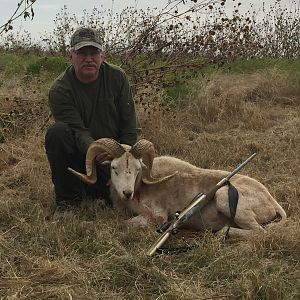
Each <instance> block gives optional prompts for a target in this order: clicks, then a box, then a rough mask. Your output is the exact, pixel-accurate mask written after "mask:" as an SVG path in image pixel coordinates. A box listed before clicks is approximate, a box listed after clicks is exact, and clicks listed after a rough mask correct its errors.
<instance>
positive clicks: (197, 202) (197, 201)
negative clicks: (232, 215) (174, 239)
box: [146, 153, 256, 256]
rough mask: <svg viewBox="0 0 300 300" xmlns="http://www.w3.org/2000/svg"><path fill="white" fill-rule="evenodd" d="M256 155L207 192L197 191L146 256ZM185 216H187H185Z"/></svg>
mask: <svg viewBox="0 0 300 300" xmlns="http://www.w3.org/2000/svg"><path fill="white" fill-rule="evenodd" d="M255 156H256V153H253V154H252V155H251V156H250V157H249V158H247V159H246V160H245V161H244V162H243V163H241V164H240V165H239V166H238V167H237V168H235V169H234V170H233V171H232V172H231V173H229V174H228V175H227V176H226V177H225V178H223V179H222V180H220V181H219V182H218V183H217V184H216V185H215V186H214V187H213V188H212V189H211V190H210V191H209V192H208V193H207V194H203V193H199V194H197V195H196V196H195V197H194V198H193V199H192V201H191V203H190V204H189V205H188V206H187V207H185V208H184V210H183V211H182V212H181V213H179V214H178V215H177V216H176V217H175V219H174V220H173V221H172V222H170V225H169V227H168V228H165V231H164V232H163V233H162V234H161V236H160V237H159V238H158V239H157V240H156V241H155V243H154V244H153V245H152V246H151V247H150V249H149V250H148V251H147V252H146V254H147V255H148V256H152V255H153V254H155V253H156V251H157V250H158V249H159V248H160V247H161V246H162V245H163V244H164V243H165V242H166V241H167V239H168V238H169V237H170V235H171V234H173V233H176V230H177V229H178V228H179V227H180V226H181V225H182V224H184V223H185V222H186V221H187V220H188V218H190V217H191V215H189V214H188V213H189V212H190V211H191V210H192V209H193V208H195V207H196V206H197V209H201V208H202V207H204V206H205V205H206V204H207V203H208V202H209V201H211V200H212V199H213V198H214V196H215V193H216V192H217V190H218V189H220V188H221V187H222V186H224V185H225V184H227V183H228V181H229V179H230V178H231V177H232V176H234V175H235V174H236V173H238V172H239V171H240V170H241V169H242V168H243V167H244V166H245V165H246V164H247V163H248V162H249V161H250V160H252V159H253V158H254V157H255ZM187 216H189V217H188V218H187Z"/></svg>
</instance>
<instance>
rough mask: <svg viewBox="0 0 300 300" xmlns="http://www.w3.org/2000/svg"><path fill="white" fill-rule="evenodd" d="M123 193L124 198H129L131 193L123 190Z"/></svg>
mask: <svg viewBox="0 0 300 300" xmlns="http://www.w3.org/2000/svg"><path fill="white" fill-rule="evenodd" d="M123 195H124V196H125V197H126V199H129V198H130V197H131V195H132V191H129V190H125V191H123Z"/></svg>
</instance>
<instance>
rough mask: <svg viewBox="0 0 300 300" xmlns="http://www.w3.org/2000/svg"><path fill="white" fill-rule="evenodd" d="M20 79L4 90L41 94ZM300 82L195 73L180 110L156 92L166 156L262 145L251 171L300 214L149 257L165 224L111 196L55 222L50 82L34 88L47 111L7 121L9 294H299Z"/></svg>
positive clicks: (200, 159) (152, 106)
mask: <svg viewBox="0 0 300 300" xmlns="http://www.w3.org/2000/svg"><path fill="white" fill-rule="evenodd" d="M16 80H17V79H16ZM18 82H19V83H20V84H19V86H18V88H17V89H15V90H12V89H11V90H9V89H8V88H6V87H5V86H4V87H5V89H4V88H3V87H2V88H1V92H0V93H2V95H1V96H2V97H4V98H2V99H5V98H6V97H8V99H14V96H16V95H17V96H20V97H24V98H26V97H28V96H27V95H32V89H29V90H27V89H26V84H25V83H24V82H23V81H22V80H20V81H18ZM39 84H41V85H43V84H44V83H39V82H38V81H36V82H35V87H36V90H37V91H38V87H39ZM19 89H20V91H21V90H24V93H23V94H22V93H19ZM299 89H300V87H299V86H297V85H296V84H294V83H293V82H291V81H290V80H289V78H288V75H287V74H284V73H279V72H277V71H276V70H273V71H266V72H261V73H254V74H239V75H232V74H226V75H224V74H215V75H211V76H209V78H208V77H206V78H204V79H195V80H194V81H193V82H192V83H190V88H189V92H188V95H185V101H184V102H182V104H181V105H180V106H175V107H174V106H173V107H170V106H169V105H168V101H169V99H168V97H167V95H166V94H164V93H163V92H161V91H156V90H155V89H154V88H152V89H151V87H150V89H148V90H147V92H146V94H145V95H144V98H145V100H144V104H139V105H138V106H139V107H138V110H139V114H140V116H141V123H142V127H143V134H142V136H143V137H144V138H147V139H149V140H151V141H152V142H153V143H154V144H155V146H156V149H157V152H158V154H168V155H175V156H177V157H179V158H182V159H185V160H188V161H190V162H192V163H194V164H196V165H198V166H201V167H205V168H219V169H224V170H231V169H232V168H233V167H235V166H236V165H237V164H238V163H239V162H240V161H242V160H243V159H245V158H246V157H248V156H249V155H250V154H251V153H253V152H258V156H257V157H256V158H255V159H254V160H253V161H252V162H251V163H250V164H249V165H247V167H246V168H245V169H243V172H242V173H244V174H247V175H250V176H251V177H254V178H257V179H258V180H260V181H261V182H262V183H264V184H265V185H266V186H267V187H268V188H269V189H270V192H271V193H272V194H273V195H274V196H275V198H276V199H277V200H278V202H279V203H280V204H281V205H282V206H283V207H284V208H285V209H286V211H287V214H288V222H287V224H286V225H285V226H284V227H278V226H273V227H271V228H270V230H269V231H268V232H267V233H266V234H265V235H264V236H260V237H257V238H256V239H255V240H252V241H247V242H246V241H244V242H224V241H223V239H222V236H218V235H213V234H212V233H209V232H206V233H201V234H189V235H187V234H184V233H180V234H179V235H178V236H175V237H172V238H171V239H170V241H169V245H172V246H178V245H192V246H195V249H193V250H191V251H189V252H186V253H182V254H176V255H160V256H155V257H151V258H148V257H146V256H145V252H146V251H147V249H148V248H149V246H150V245H151V244H152V243H153V242H154V240H155V239H156V238H157V234H156V233H155V230H154V228H147V229H143V230H142V229H141V230H134V231H128V230H124V228H122V219H121V218H120V216H118V215H117V213H116V212H115V211H114V210H110V209H107V208H105V207H103V205H102V203H101V201H99V202H94V203H87V205H86V207H84V208H82V209H81V210H80V211H79V212H78V213H77V214H76V213H74V214H73V215H70V216H68V217H66V218H65V219H64V220H62V221H61V222H58V223H53V222H49V221H45V219H44V216H45V215H46V214H47V212H48V211H49V209H50V207H51V205H52V201H53V195H52V184H51V179H50V171H49V166H48V162H47V158H46V155H45V153H44V133H45V124H46V125H48V124H49V122H48V123H47V114H48V108H47V106H46V94H45V93H44V92H43V91H44V87H41V90H40V92H39V96H38V97H28V101H29V102H28V103H29V104H30V105H29V107H36V106H37V105H38V106H39V109H40V111H41V114H40V115H37V114H38V113H37V112H31V115H30V113H29V112H28V110H26V109H27V108H26V107H27V106H26V107H22V109H23V110H26V118H25V116H24V118H25V119H18V118H17V117H16V118H15V119H14V120H16V122H19V123H18V126H16V127H7V128H8V129H7V131H6V132H5V134H6V141H5V142H4V143H2V144H0V205H1V210H0V229H1V232H0V265H1V267H0V298H1V299H33V300H34V299H87V300H88V299H249V300H250V299H251V300H252V299H282V300H294V299H298V297H299V289H298V288H297V284H299V275H300V274H299V254H300V253H299V250H300V245H299V229H300V228H299V215H300V205H299V196H300V188H299V187H300V182H299V178H300V169H299V165H300V161H299V159H300V157H299V153H300V134H299V128H300V117H299V116H300V106H299V103H300V102H299ZM151 91H153V92H151ZM139 92H140V93H142V91H139ZM33 95H35V93H34V94H33ZM287 99H289V100H288V101H287ZM3 103H4V102H1V105H2V106H1V112H4V113H7V112H9V111H11V110H12V108H13V107H14V105H15V104H14V102H13V101H12V102H10V100H7V101H6V102H5V103H6V104H5V105H6V106H5V109H4V106H3V105H4V104H3ZM145 106H147V107H148V109H144V107H145ZM2 109H3V110H2ZM20 109H21V108H20ZM31 116H32V117H31ZM29 117H31V120H32V122H30V124H29V121H28V118H29ZM24 120H27V121H24ZM5 124H7V123H5ZM21 124H22V125H21ZM19 126H23V129H24V128H25V129H26V130H18V128H19Z"/></svg>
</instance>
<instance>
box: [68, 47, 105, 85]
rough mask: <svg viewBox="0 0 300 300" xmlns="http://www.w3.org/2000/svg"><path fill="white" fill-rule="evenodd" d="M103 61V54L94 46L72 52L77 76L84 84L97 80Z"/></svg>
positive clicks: (72, 60)
mask: <svg viewBox="0 0 300 300" xmlns="http://www.w3.org/2000/svg"><path fill="white" fill-rule="evenodd" d="M103 59H104V58H103V52H102V51H101V50H99V49H98V48H96V47H93V46H86V47H82V48H80V49H79V50H77V51H71V62H72V64H73V66H74V69H75V73H76V76H77V78H78V79H79V80H80V81H81V82H83V83H89V82H92V81H95V80H96V79H97V77H98V74H99V68H100V65H101V63H102V62H103Z"/></svg>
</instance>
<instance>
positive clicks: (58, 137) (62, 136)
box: [45, 122, 75, 152]
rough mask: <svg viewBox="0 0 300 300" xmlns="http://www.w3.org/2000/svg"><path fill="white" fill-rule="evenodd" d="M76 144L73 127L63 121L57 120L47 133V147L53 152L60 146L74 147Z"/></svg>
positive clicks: (47, 149)
mask: <svg viewBox="0 0 300 300" xmlns="http://www.w3.org/2000/svg"><path fill="white" fill-rule="evenodd" d="M74 146H75V143H74V137H73V134H72V130H71V128H70V127H69V126H68V125H67V124H65V123H63V122H56V123H54V124H53V125H51V126H50V127H49V128H48V130H47V132H46V135H45V148H46V151H47V152H49V151H50V152H52V151H53V150H55V149H58V148H66V149H72V148H73V147H74Z"/></svg>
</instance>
